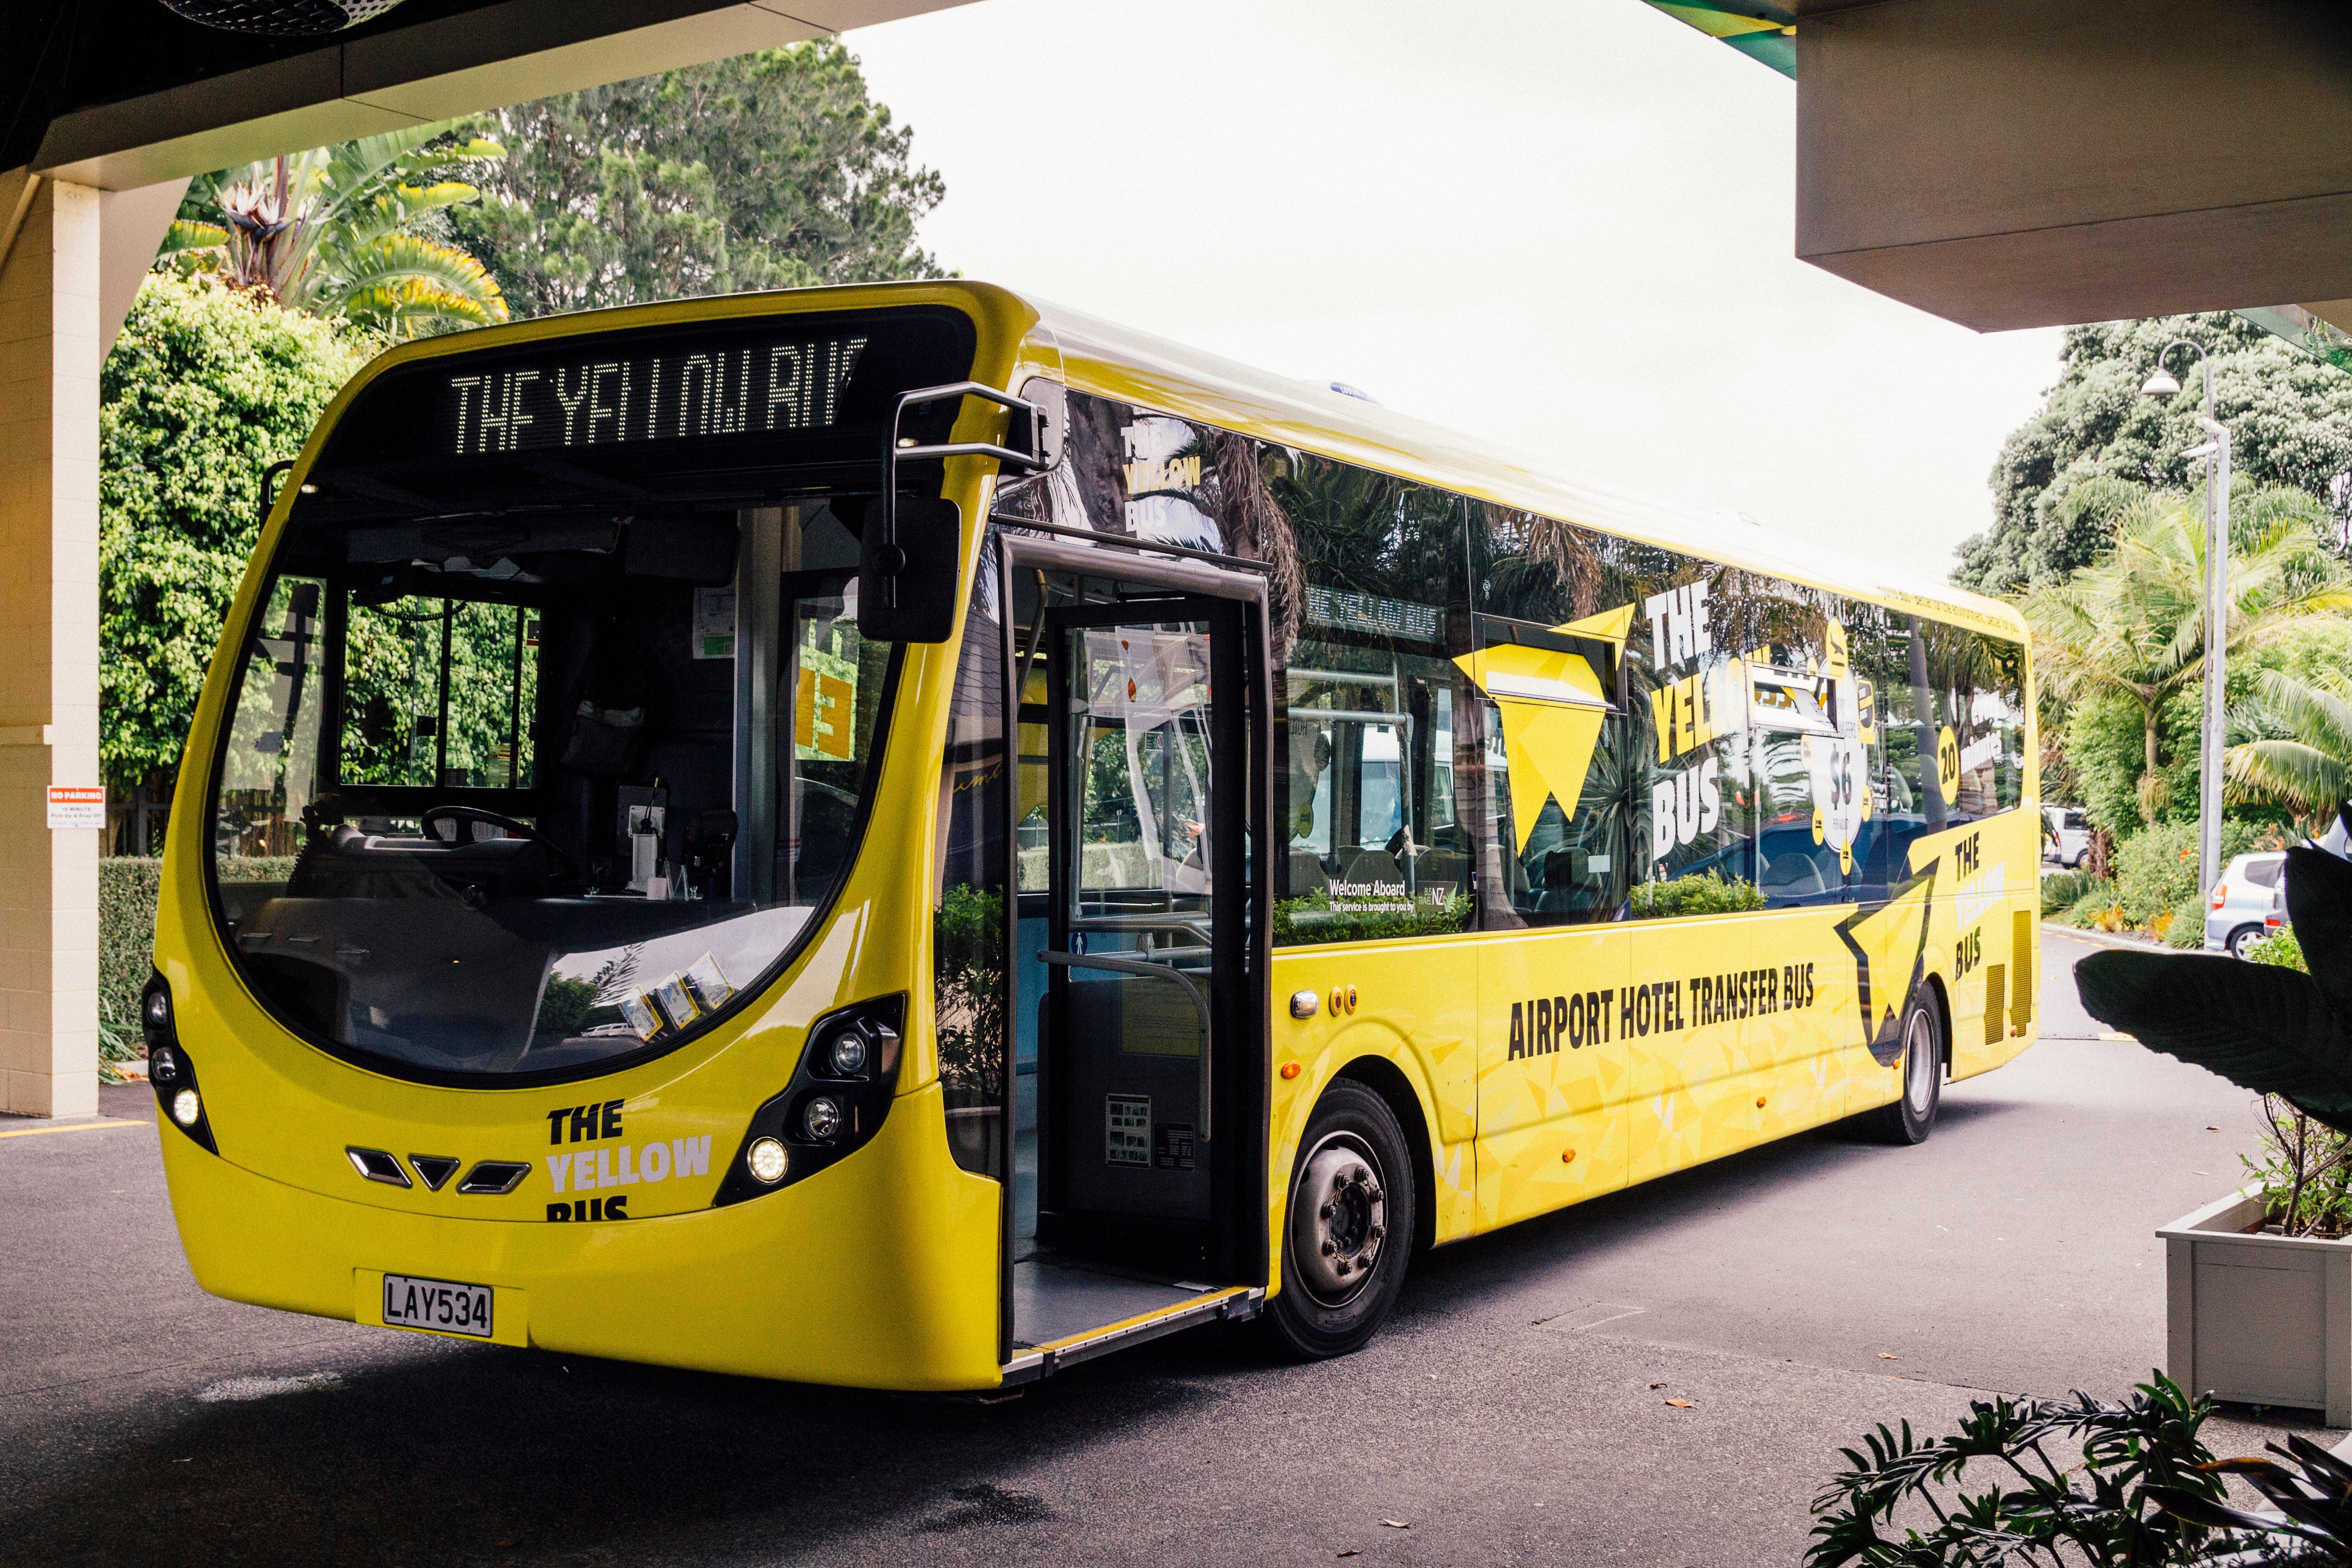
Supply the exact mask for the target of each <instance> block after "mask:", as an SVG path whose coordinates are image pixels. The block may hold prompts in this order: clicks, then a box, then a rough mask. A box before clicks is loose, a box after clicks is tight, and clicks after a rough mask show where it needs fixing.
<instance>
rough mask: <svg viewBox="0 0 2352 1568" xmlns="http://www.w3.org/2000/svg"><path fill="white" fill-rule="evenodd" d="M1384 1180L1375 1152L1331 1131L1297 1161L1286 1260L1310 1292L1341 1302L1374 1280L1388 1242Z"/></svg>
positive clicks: (1329, 1304) (1326, 1301)
mask: <svg viewBox="0 0 2352 1568" xmlns="http://www.w3.org/2000/svg"><path fill="white" fill-rule="evenodd" d="M1388 1212H1389V1210H1388V1182H1387V1177H1386V1173H1384V1172H1383V1171H1382V1170H1381V1160H1380V1156H1379V1155H1378V1154H1376V1153H1374V1152H1372V1149H1371V1146H1370V1144H1368V1143H1366V1142H1364V1141H1363V1140H1362V1139H1360V1138H1359V1137H1357V1136H1356V1135H1355V1134H1354V1133H1352V1132H1334V1133H1332V1134H1330V1135H1329V1136H1328V1137H1327V1138H1325V1139H1324V1140H1323V1141H1322V1142H1320V1143H1318V1144H1317V1145H1316V1146H1315V1148H1314V1151H1313V1152H1311V1153H1309V1154H1308V1155H1307V1158H1306V1159H1305V1160H1304V1161H1302V1162H1301V1163H1300V1164H1299V1167H1298V1181H1297V1184H1296V1185H1295V1186H1293V1187H1292V1188H1291V1192H1290V1240H1291V1247H1290V1251H1291V1259H1292V1262H1293V1263H1294V1264H1295V1265H1296V1267H1297V1272H1298V1280H1299V1283H1300V1284H1301V1285H1302V1286H1303V1287H1305V1289H1306V1291H1307V1295H1309V1296H1311V1297H1313V1298H1314V1299H1315V1300H1316V1301H1318V1303H1320V1304H1321V1305H1323V1306H1326V1307H1342V1306H1345V1305H1347V1304H1348V1303H1349V1301H1352V1300H1355V1299H1356V1297H1358V1296H1359V1295H1360V1294H1362V1292H1363V1289H1364V1287H1366V1286H1367V1285H1369V1284H1370V1283H1371V1281H1372V1270H1373V1269H1374V1268H1377V1267H1378V1266H1379V1263H1380V1259H1381V1251H1382V1249H1383V1248H1384V1247H1386V1245H1387V1242H1388Z"/></svg>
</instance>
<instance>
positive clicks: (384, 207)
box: [157, 125, 507, 339]
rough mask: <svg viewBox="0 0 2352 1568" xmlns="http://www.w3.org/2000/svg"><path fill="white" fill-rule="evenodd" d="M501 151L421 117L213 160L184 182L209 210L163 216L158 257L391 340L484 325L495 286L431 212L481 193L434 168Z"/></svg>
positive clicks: (497, 310) (492, 312) (493, 318)
mask: <svg viewBox="0 0 2352 1568" xmlns="http://www.w3.org/2000/svg"><path fill="white" fill-rule="evenodd" d="M505 156H506V153H505V150H504V149H503V148H501V147H499V145H498V143H496V142H488V141H484V140H482V139H481V138H479V137H475V138H472V139H470V140H459V139H457V138H456V137H454V136H452V135H451V133H450V127H448V126H447V125H419V126H412V127H410V128H409V129H407V130H404V131H394V132H386V133H385V134H383V135H382V136H364V137H362V138H361V139H360V140H358V141H356V142H341V143H340V144H338V145H336V146H332V147H320V148H317V149H314V150H313V151H311V152H308V153H299V154H295V155H289V156H285V157H278V158H271V159H267V160H265V161H263V162H261V163H255V164H252V165H250V166H248V167H247V168H244V169H225V170H222V171H221V172H219V173H218V174H211V175H207V176H205V178H204V179H203V180H201V181H199V182H197V184H195V185H194V186H192V187H191V190H190V195H191V197H192V198H193V199H194V202H195V203H196V204H198V205H205V206H209V207H211V208H212V209H213V210H214V211H215V212H216V213H217V214H218V215H219V216H220V218H221V221H220V222H219V223H201V222H195V221H192V220H187V219H183V220H182V221H180V222H177V223H174V224H173V226H172V231H171V234H170V236H169V237H167V238H166V239H165V240H164V243H163V254H162V255H161V256H160V257H159V258H157V260H158V264H159V265H164V266H175V267H181V268H193V269H195V270H202V271H207V272H212V273H215V274H217V275H218V276H220V277H221V278H222V279H223V280H224V281H226V282H227V283H228V284H229V285H230V286H231V287H233V288H237V289H251V290H253V291H254V292H256V293H259V294H262V295H265V296H267V297H268V298H269V299H271V300H276V301H277V302H278V303H279V304H281V305H285V306H287V307H289V308H290V309H293V310H304V311H307V312H309V313H310V314H311V315H315V316H333V317H339V318H341V319H342V320H345V321H352V322H355V323H357V324H358V325H361V326H364V327H368V328H372V329H373V330H375V331H381V332H383V333H384V334H385V335H386V336H389V337H392V338H395V339H397V338H404V337H415V336H422V335H425V334H427V333H431V332H436V331H451V330H453V329H456V328H461V327H479V326H488V325H490V324H491V323H493V322H497V321H505V320H506V319H507V305H506V300H505V299H504V298H503V297H502V296H501V295H500V294H499V286H498V284H497V283H496V282H494V281H493V280H492V279H491V278H490V275H489V273H488V271H487V270H485V269H484V268H483V267H482V264H481V263H480V262H478V261H477V260H475V259H474V258H472V257H471V256H469V255H467V253H466V252H465V251H463V250H460V249H458V248H457V247H455V246H452V245H448V244H446V243H444V242H443V241H442V240H441V239H440V238H438V237H436V232H437V231H439V230H441V229H442V228H444V227H445V226H446V218H444V217H442V216H441V215H442V214H444V213H446V212H447V211H448V210H449V209H450V208H452V207H456V206H461V205H465V204H466V203H467V202H471V201H474V200H477V199H478V197H479V195H480V194H481V193H480V192H478V191H477V190H476V189H475V188H474V187H473V186H472V185H470V184H466V183H465V182H463V181H461V180H453V179H440V178H436V175H439V174H443V173H445V172H447V171H449V170H451V169H464V168H467V167H469V166H473V165H478V164H483V163H492V162H495V161H497V160H498V159H500V158H503V157H505Z"/></svg>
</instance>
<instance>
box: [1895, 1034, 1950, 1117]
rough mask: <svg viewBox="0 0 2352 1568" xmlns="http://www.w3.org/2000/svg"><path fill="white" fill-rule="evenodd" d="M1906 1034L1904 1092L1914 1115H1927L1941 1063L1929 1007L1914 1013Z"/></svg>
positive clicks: (1934, 1094) (1934, 1092)
mask: <svg viewBox="0 0 2352 1568" xmlns="http://www.w3.org/2000/svg"><path fill="white" fill-rule="evenodd" d="M1903 1045H1904V1052H1903V1096H1904V1098H1905V1099H1906V1100H1909V1101H1910V1102H1911V1114H1912V1115H1914V1116H1925V1115H1927V1106H1928V1104H1929V1102H1931V1101H1932V1100H1934V1099H1935V1098H1936V1069H1937V1068H1938V1067H1940V1066H1941V1065H1942V1064H1941V1063H1939V1062H1938V1061H1937V1059H1936V1056H1937V1052H1936V1028H1935V1025H1934V1023H1933V1022H1932V1021H1931V1020H1930V1019H1929V1018H1928V1016H1927V1009H1926V1008H1924V1007H1922V1008H1919V1009H1917V1010H1916V1011H1915V1012H1913V1013H1912V1015H1911V1022H1910V1023H1909V1024H1908V1025H1907V1026H1906V1027H1905V1029H1904V1041H1903Z"/></svg>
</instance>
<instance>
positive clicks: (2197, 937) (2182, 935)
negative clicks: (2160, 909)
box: [2163, 893, 2205, 948]
mask: <svg viewBox="0 0 2352 1568" xmlns="http://www.w3.org/2000/svg"><path fill="white" fill-rule="evenodd" d="M2163 934H2164V945H2165V946H2167V947H2182V948H2201V947H2203V946H2204V945H2205V899H2204V895H2202V894H2200V893H2191V894H2189V896H2188V897H2187V898H2185V899H2183V900H2180V901H2179V903H2177V904H2175V905H2173V906H2172V910H2171V913H2170V914H2169V915H2168V917H2167V923H2166V925H2165V928H2164V933H2163Z"/></svg>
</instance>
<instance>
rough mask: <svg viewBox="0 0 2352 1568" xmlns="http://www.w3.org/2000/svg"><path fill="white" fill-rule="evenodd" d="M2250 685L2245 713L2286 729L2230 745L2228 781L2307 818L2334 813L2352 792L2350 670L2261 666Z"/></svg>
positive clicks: (2257, 719) (2351, 688) (2272, 725)
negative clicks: (2251, 705) (2252, 700)
mask: <svg viewBox="0 0 2352 1568" xmlns="http://www.w3.org/2000/svg"><path fill="white" fill-rule="evenodd" d="M2254 690H2255V694H2256V704H2257V706H2256V709H2255V711H2254V713H2253V714H2252V715H2250V717H2252V718H2253V719H2255V721H2258V722H2266V723H2267V724H2268V725H2269V726H2271V727H2273V728H2275V729H2278V730H2282V731H2285V732H2284V734H2279V735H2270V736H2264V737H2262V738H2260V739H2256V740H2251V741H2245V742H2241V743H2239V744H2237V745H2234V746H2231V748H2230V750H2229V752H2227V753H2226V761H2227V766H2228V768H2229V772H2230V780H2231V783H2232V784H2237V785H2239V786H2240V787H2241V788H2242V790H2243V791H2244V792H2245V793H2246V794H2248V795H2252V796H2253V797H2255V798H2257V799H2263V800H2274V801H2277V802H2278V803H2280V804H2281V805H2284V806H2286V807H2288V808H2289V809H2290V810H2292V811H2294V813H2295V814H2296V815H2297V816H2302V817H2304V818H2305V819H2310V818H2315V817H2322V816H2327V815H2329V814H2331V813H2333V812H2334V811H2335V810H2336V806H2337V805H2338V804H2340V803H2341V802H2342V801H2343V800H2344V799H2345V798H2346V797H2347V796H2352V677H2347V675H2346V674H2345V670H2344V666H2343V665H2342V664H2341V663H2335V664H2331V665H2328V666H2326V667H2324V668H2320V669H2317V670H2315V671H2314V672H2312V674H2310V675H2309V676H2308V677H2304V678H2298V677H2296V676H2294V675H2292V674H2290V673H2288V672H2287V671H2285V670H2283V669H2266V670H2263V671H2262V672H2261V673H2260V674H2259V675H2258V676H2257V677H2256V678H2255V681H2254Z"/></svg>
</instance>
